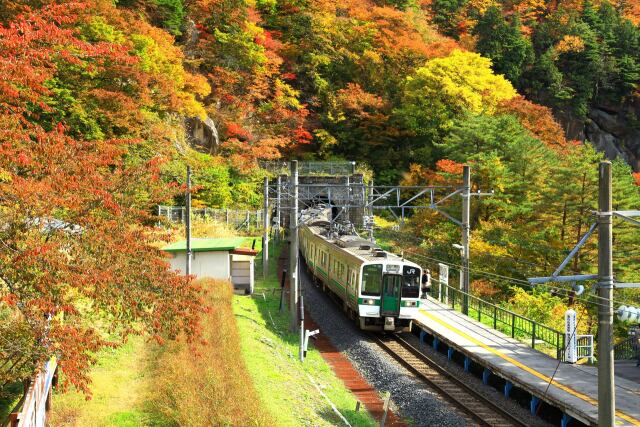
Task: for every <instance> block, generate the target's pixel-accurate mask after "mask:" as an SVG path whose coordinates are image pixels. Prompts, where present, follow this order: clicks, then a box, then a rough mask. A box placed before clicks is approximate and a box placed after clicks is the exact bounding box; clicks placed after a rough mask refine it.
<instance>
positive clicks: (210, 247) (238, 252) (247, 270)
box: [162, 237, 257, 293]
mask: <svg viewBox="0 0 640 427" xmlns="http://www.w3.org/2000/svg"><path fill="white" fill-rule="evenodd" d="M245 241H246V239H245V238H243V237H225V238H204V239H191V274H192V275H193V276H195V277H211V278H214V279H222V280H230V281H231V282H232V283H233V286H234V288H235V289H238V290H244V291H245V293H252V292H253V270H254V258H255V256H256V254H257V251H255V250H253V249H250V248H243V247H242V245H243V244H244V242H245ZM162 250H163V251H165V252H167V253H168V254H169V256H170V263H171V268H172V269H174V270H177V271H179V272H180V273H182V274H184V272H185V270H186V264H187V241H186V240H182V241H179V242H175V243H172V244H170V245H167V246H165V247H164V248H162Z"/></svg>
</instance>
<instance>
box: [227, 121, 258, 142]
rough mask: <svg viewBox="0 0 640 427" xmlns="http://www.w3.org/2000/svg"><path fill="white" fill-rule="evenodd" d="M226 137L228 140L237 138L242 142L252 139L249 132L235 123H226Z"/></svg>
mask: <svg viewBox="0 0 640 427" xmlns="http://www.w3.org/2000/svg"><path fill="white" fill-rule="evenodd" d="M227 136H228V137H229V138H238V139H240V140H244V141H248V140H251V139H253V136H252V135H251V132H249V131H248V130H246V129H244V128H243V127H242V126H240V125H239V124H238V123H235V122H229V123H227Z"/></svg>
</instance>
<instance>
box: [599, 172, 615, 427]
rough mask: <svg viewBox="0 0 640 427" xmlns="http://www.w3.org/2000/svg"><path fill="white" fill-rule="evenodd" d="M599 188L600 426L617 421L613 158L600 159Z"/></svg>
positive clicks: (607, 425)
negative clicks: (614, 346)
mask: <svg viewBox="0 0 640 427" xmlns="http://www.w3.org/2000/svg"><path fill="white" fill-rule="evenodd" d="M599 176H600V179H599V191H598V209H599V211H600V212H599V213H600V215H599V216H598V296H600V298H601V299H600V304H599V305H598V426H600V427H613V426H614V424H615V412H616V396H615V387H614V365H613V363H614V362H613V255H612V250H613V247H612V245H613V240H612V236H613V222H612V216H611V211H612V203H611V162H608V161H604V162H600V170H599Z"/></svg>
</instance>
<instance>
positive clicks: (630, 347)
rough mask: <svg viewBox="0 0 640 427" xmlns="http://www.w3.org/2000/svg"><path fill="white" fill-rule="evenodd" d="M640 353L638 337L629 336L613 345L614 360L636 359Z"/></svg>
mask: <svg viewBox="0 0 640 427" xmlns="http://www.w3.org/2000/svg"><path fill="white" fill-rule="evenodd" d="M639 353H640V346H639V345H638V338H636V337H635V336H634V337H631V338H627V339H626V340H624V341H622V342H619V343H618V344H616V345H614V346H613V358H614V359H615V360H631V359H636V358H637V357H638V354H639Z"/></svg>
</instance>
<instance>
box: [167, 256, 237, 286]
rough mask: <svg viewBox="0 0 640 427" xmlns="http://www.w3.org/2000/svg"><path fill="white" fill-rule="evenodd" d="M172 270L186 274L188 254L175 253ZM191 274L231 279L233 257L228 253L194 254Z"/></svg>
mask: <svg viewBox="0 0 640 427" xmlns="http://www.w3.org/2000/svg"><path fill="white" fill-rule="evenodd" d="M173 255H174V257H173V258H171V259H170V263H171V268H172V269H173V270H178V271H180V273H182V274H184V272H185V269H186V263H187V254H186V252H174V253H173ZM191 274H193V275H194V276H196V277H212V278H214V279H223V280H228V279H230V278H231V257H230V256H229V252H227V251H215V252H213V251H211V252H194V253H193V257H192V258H191Z"/></svg>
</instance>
